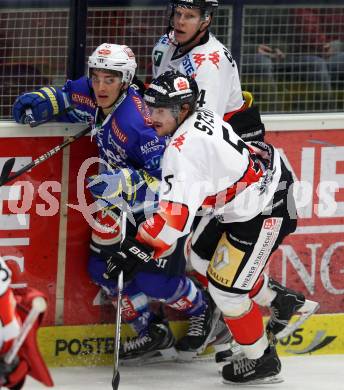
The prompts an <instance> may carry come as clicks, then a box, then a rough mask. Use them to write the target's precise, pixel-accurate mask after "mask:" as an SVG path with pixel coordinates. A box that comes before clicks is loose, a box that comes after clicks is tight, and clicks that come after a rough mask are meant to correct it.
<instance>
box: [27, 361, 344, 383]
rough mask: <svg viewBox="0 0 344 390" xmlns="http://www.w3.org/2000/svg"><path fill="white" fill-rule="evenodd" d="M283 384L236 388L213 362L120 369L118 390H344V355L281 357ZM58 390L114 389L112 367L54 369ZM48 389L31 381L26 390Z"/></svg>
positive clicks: (53, 373)
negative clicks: (223, 378) (225, 380)
mask: <svg viewBox="0 0 344 390" xmlns="http://www.w3.org/2000/svg"><path fill="white" fill-rule="evenodd" d="M281 360H282V373H281V375H282V376H283V378H284V382H283V383H279V384H269V385H259V386H254V387H253V386H247V385H242V386H233V385H228V384H227V385H225V384H223V383H222V382H221V376H220V375H219V374H218V369H217V366H216V364H215V363H213V362H209V361H208V362H194V363H184V364H182V363H161V364H156V365H154V366H153V365H150V366H148V365H146V366H139V367H123V366H121V367H120V374H121V381H120V385H119V390H134V389H135V390H218V389H222V390H226V389H233V388H234V389H238V390H253V389H255V388H256V389H257V388H260V389H271V390H274V389H276V390H344V355H323V356H302V357H301V356H298V357H285V358H282V359H281ZM51 373H52V376H53V379H54V382H55V385H56V386H55V388H54V389H57V390H62V389H63V390H89V389H92V390H98V389H101V390H111V389H112V386H111V378H112V368H111V367H73V368H71V367H68V368H55V369H52V370H51ZM44 388H45V387H44V386H43V385H41V384H40V383H38V382H36V381H34V380H33V379H31V378H29V379H28V381H27V383H26V385H25V386H24V389H25V390H33V389H35V390H42V389H44Z"/></svg>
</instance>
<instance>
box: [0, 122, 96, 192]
mask: <svg viewBox="0 0 344 390" xmlns="http://www.w3.org/2000/svg"><path fill="white" fill-rule="evenodd" d="M91 130H92V126H88V127H87V128H86V129H83V130H81V131H80V132H79V133H77V134H75V135H73V136H70V137H68V138H67V139H66V140H65V141H64V142H63V143H62V144H61V145H57V146H55V147H54V148H53V149H51V150H49V151H48V152H46V153H44V154H42V155H41V156H39V157H38V158H36V160H34V161H31V162H30V163H29V164H27V165H25V167H23V168H21V169H19V171H17V172H15V173H14V174H13V175H11V176H10V172H11V170H12V168H13V164H14V160H15V159H14V158H11V159H9V160H7V161H6V162H5V164H4V167H3V169H2V172H1V175H0V187H1V186H3V185H4V184H6V183H8V182H9V181H11V180H13V179H15V178H17V177H18V176H20V175H22V174H23V173H25V172H27V171H28V170H30V169H32V168H34V167H36V166H37V165H39V164H40V163H42V162H44V161H46V160H48V158H50V157H52V156H54V155H55V154H56V153H58V152H59V151H60V150H62V149H64V148H65V147H66V146H68V145H70V144H71V143H72V142H74V141H76V140H77V139H79V138H81V137H83V136H84V135H86V134H87V133H89V132H90V131H91ZM11 160H13V161H11ZM11 164H12V165H11Z"/></svg>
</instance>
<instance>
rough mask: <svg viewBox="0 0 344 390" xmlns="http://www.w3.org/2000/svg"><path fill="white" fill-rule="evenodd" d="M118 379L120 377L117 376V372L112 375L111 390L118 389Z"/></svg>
mask: <svg viewBox="0 0 344 390" xmlns="http://www.w3.org/2000/svg"><path fill="white" fill-rule="evenodd" d="M120 379H121V378H120V375H119V371H117V372H116V375H114V376H113V378H112V389H113V390H117V389H118V386H119V381H120Z"/></svg>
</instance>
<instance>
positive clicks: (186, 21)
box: [152, 0, 319, 360]
mask: <svg viewBox="0 0 344 390" xmlns="http://www.w3.org/2000/svg"><path fill="white" fill-rule="evenodd" d="M169 5H170V7H169V12H170V14H169V27H168V32H167V33H166V34H165V35H163V36H162V37H161V38H160V39H159V42H158V43H157V44H156V46H155V47H154V49H153V52H152V62H153V77H154V78H156V77H157V76H159V75H160V74H162V73H163V72H165V71H167V70H171V69H173V70H177V71H179V72H181V73H182V74H184V75H188V76H190V77H192V78H194V79H195V80H196V82H197V85H198V88H199V92H200V93H199V98H198V102H197V103H198V107H199V108H205V109H209V110H213V111H215V112H216V113H217V114H218V115H220V116H221V117H223V119H224V120H225V121H227V122H228V123H230V124H231V126H232V128H233V130H234V131H235V132H236V133H237V134H238V135H239V136H240V137H241V138H242V139H243V140H244V141H264V135H265V129H264V124H263V123H262V122H261V118H260V114H259V111H258V108H257V106H255V105H253V104H252V103H253V98H252V95H251V94H250V93H248V92H246V91H245V92H244V93H243V92H242V90H241V84H240V79H239V72H238V68H237V65H236V62H235V60H234V59H233V57H232V55H231V53H230V52H229V50H228V49H227V48H226V47H225V46H224V45H222V43H220V42H219V41H218V40H217V39H216V37H215V36H214V35H213V34H212V33H210V32H209V27H210V25H211V22H212V19H213V14H214V12H215V10H216V9H217V7H218V0H187V1H186V0H170V1H169ZM197 223H198V220H197V219H196V225H197ZM194 227H195V226H194ZM199 229H200V228H199ZM205 245H206V244H205ZM250 294H251V297H252V298H253V299H254V300H255V301H256V303H258V304H259V305H261V306H268V307H269V308H270V310H271V318H270V321H269V323H268V328H269V330H270V331H271V332H272V333H273V334H275V335H277V337H278V338H281V337H285V336H287V335H288V334H290V333H291V332H292V331H293V330H294V329H295V326H300V325H301V323H303V322H304V321H305V320H306V319H307V318H308V317H309V316H310V315H311V314H312V313H313V312H314V311H316V310H317V308H318V306H319V305H318V304H317V303H316V302H312V301H309V300H306V299H305V297H304V295H303V294H301V293H299V292H295V291H292V290H290V289H287V288H286V287H284V286H282V285H280V284H279V283H278V282H276V281H275V280H273V279H272V278H269V277H268V276H267V275H266V274H265V275H261V277H260V278H259V279H258V280H257V283H256V285H255V287H254V288H253V289H252V291H251V292H250ZM297 313H298V314H302V315H301V317H300V318H299V321H297V325H296V323H295V324H294V326H293V327H291V326H288V322H289V320H290V318H291V317H292V316H293V314H297ZM229 354H230V353H229ZM225 356H226V353H225V352H224V353H219V354H218V359H219V360H221V359H222V358H224V357H225Z"/></svg>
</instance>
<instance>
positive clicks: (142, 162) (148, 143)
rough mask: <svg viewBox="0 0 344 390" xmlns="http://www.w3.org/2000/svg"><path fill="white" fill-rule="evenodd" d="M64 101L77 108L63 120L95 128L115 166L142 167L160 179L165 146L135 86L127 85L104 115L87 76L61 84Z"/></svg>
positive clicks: (100, 145)
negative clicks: (122, 93)
mask: <svg viewBox="0 0 344 390" xmlns="http://www.w3.org/2000/svg"><path fill="white" fill-rule="evenodd" d="M62 93H63V99H64V105H65V106H66V107H68V106H70V105H72V106H73V107H74V109H73V110H72V111H69V112H68V113H67V114H65V115H63V116H61V117H59V121H60V122H87V123H89V124H92V125H93V126H94V127H95V128H96V132H95V140H96V142H97V145H98V148H99V156H100V157H101V158H103V159H104V160H105V161H106V162H107V163H108V164H110V165H111V166H113V167H126V166H129V167H132V168H134V169H139V168H143V169H145V170H146V171H147V172H148V173H149V174H150V175H152V176H154V177H157V178H159V179H160V177H161V168H160V158H161V156H162V154H163V152H164V149H165V146H166V139H165V137H159V136H157V134H156V131H155V129H154V128H153V127H152V126H151V125H152V122H151V118H150V115H149V110H148V107H147V105H146V103H145V102H144V101H143V99H142V98H141V96H140V95H139V94H138V93H137V92H136V91H135V90H134V89H133V88H130V87H129V88H128V92H127V94H126V95H125V96H124V97H120V98H119V101H118V102H117V106H116V108H115V109H114V110H113V111H112V112H111V113H110V114H109V115H108V116H107V117H106V118H101V110H100V109H99V108H98V107H97V103H96V99H95V95H94V92H93V89H92V85H91V81H90V80H89V79H88V78H87V77H81V78H80V79H78V80H75V81H72V80H68V81H67V82H66V84H65V85H64V86H63V88H62Z"/></svg>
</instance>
